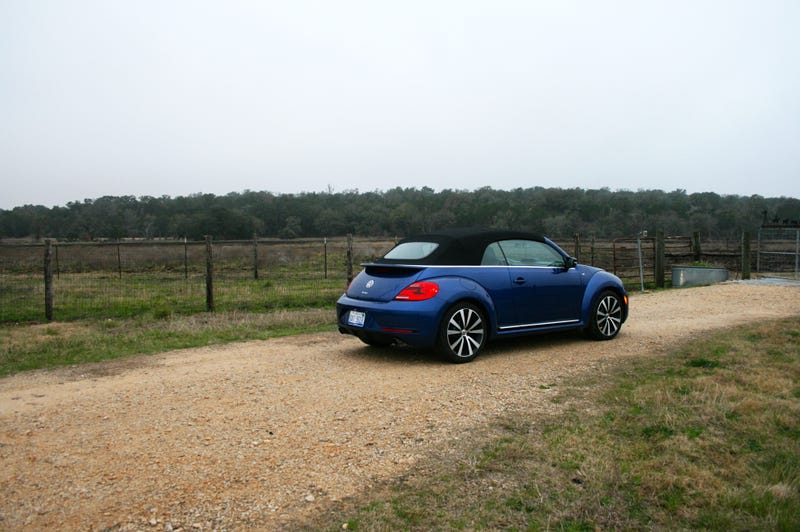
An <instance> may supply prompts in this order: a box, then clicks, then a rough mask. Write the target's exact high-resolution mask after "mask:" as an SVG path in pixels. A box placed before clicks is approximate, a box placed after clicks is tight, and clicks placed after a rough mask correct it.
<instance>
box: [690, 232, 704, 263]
mask: <svg viewBox="0 0 800 532" xmlns="http://www.w3.org/2000/svg"><path fill="white" fill-rule="evenodd" d="M692 252H693V253H694V261H695V262H700V261H702V260H703V250H702V249H700V231H695V232H694V233H692Z"/></svg>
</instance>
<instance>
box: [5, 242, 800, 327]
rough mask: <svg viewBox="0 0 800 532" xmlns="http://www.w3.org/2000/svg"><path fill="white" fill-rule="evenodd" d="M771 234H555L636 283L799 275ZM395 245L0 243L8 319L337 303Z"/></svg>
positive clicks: (583, 257) (584, 257) (785, 245)
mask: <svg viewBox="0 0 800 532" xmlns="http://www.w3.org/2000/svg"><path fill="white" fill-rule="evenodd" d="M774 236H775V235H772V234H765V235H763V236H762V235H761V234H759V239H758V243H757V246H756V247H757V249H758V253H757V254H756V257H755V258H754V259H751V258H750V256H749V253H748V254H745V253H744V248H745V246H744V243H745V241H747V242H749V238H743V240H742V241H703V242H701V240H700V238H699V235H698V234H695V235H693V236H692V237H664V236H663V235H661V238H657V237H652V236H651V237H648V236H646V235H644V234H641V235H638V236H636V237H634V238H618V239H612V240H597V239H594V238H590V239H583V238H580V237H578V236H577V235H576V236H574V237H572V238H566V239H555V240H556V242H557V243H558V244H559V245H560V246H561V247H562V248H564V249H565V250H566V251H567V252H569V253H571V254H573V255H574V256H576V257H577V258H578V259H579V261H580V262H582V263H584V264H589V265H594V266H598V267H601V268H604V269H606V270H608V271H611V272H613V273H615V274H616V275H618V276H619V277H620V278H622V279H623V281H624V282H625V283H626V284H627V285H628V286H629V287H631V288H638V287H639V286H640V283H641V286H642V287H644V286H645V285H647V286H664V285H665V284H666V283H669V281H670V269H671V266H674V265H679V264H691V263H694V262H701V261H706V262H709V263H711V264H714V265H716V266H721V267H724V268H727V269H729V270H730V271H732V272H733V276H734V277H736V276H743V275H746V274H749V270H750V268H751V266H755V267H756V269H757V270H758V271H762V269H761V268H764V270H763V271H767V269H769V270H770V271H773V270H774V271H776V272H781V273H780V274H785V275H791V274H792V271H794V275H795V276H796V275H797V266H796V263H797V257H798V253H797V251H796V245H795V242H796V240H797V239H795V240H792V239H791V238H789V237H786V236H785V235H779V236H780V238H774V239H772V240H770V239H771V238H773V237H774ZM792 238H794V237H792ZM396 241H397V238H375V239H369V238H344V237H342V238H331V239H293V240H277V239H260V238H254V239H252V240H250V241H213V240H212V239H210V240H208V241H186V240H183V241H119V242H118V241H107V242H90V243H87V242H50V243H49V244H47V243H27V244H19V243H18V244H15V243H7V242H5V243H0V322H6V323H7V322H31V321H34V322H35V321H42V320H45V319H56V320H74V319H81V318H98V317H100V318H105V317H109V318H111V317H128V316H138V315H150V316H155V317H166V316H169V315H171V314H173V313H182V314H190V313H197V312H203V311H207V310H215V311H223V312H226V311H243V312H267V311H273V310H278V309H290V308H304V307H325V306H332V305H333V303H334V302H335V301H336V299H337V298H338V297H339V296H340V295H341V294H342V292H343V291H344V289H345V287H346V286H347V283H348V282H349V280H350V279H351V278H352V276H353V274H354V273H357V272H358V270H359V269H360V267H359V265H360V263H362V262H367V261H370V260H372V259H375V258H377V257H380V256H382V255H383V254H384V253H385V252H386V251H388V250H389V249H391V247H392V246H393V245H394V244H395V243H396ZM793 246H794V247H793ZM48 255H49V256H48ZM754 261H755V264H752V263H753V262H754ZM48 268H49V273H48V272H47V271H46V270H47V269H48ZM792 268H794V270H792ZM48 306H49V307H48Z"/></svg>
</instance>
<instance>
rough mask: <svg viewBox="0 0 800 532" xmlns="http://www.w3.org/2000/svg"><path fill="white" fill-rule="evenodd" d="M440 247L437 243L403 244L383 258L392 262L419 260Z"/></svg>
mask: <svg viewBox="0 0 800 532" xmlns="http://www.w3.org/2000/svg"><path fill="white" fill-rule="evenodd" d="M438 247H439V244H437V243H436V242H403V243H402V244H399V245H397V246H396V247H395V248H393V249H392V250H391V251H390V252H389V253H387V254H386V255H384V257H383V258H384V259H390V260H419V259H424V258H425V257H427V256H428V255H430V254H431V253H433V252H434V250H436V248H438Z"/></svg>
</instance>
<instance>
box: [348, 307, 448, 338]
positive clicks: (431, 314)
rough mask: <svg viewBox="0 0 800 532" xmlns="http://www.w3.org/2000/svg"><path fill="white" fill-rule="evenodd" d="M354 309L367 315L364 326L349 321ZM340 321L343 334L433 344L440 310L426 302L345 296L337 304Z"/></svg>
mask: <svg viewBox="0 0 800 532" xmlns="http://www.w3.org/2000/svg"><path fill="white" fill-rule="evenodd" d="M351 310H354V311H356V312H363V313H364V314H365V316H364V325H363V326H362V327H357V326H354V325H350V324H348V323H347V318H348V315H349V313H350V311H351ZM336 320H337V323H338V325H339V332H341V333H342V334H351V335H353V336H358V337H361V338H383V339H386V340H399V341H401V342H403V343H406V344H409V345H413V346H417V347H432V346H434V345H435V344H436V337H437V332H438V328H439V309H438V307H437V308H433V307H428V306H426V305H425V304H424V302H412V301H389V302H379V301H363V300H357V299H352V298H350V297H347V296H342V297H341V298H339V301H338V302H337V303H336Z"/></svg>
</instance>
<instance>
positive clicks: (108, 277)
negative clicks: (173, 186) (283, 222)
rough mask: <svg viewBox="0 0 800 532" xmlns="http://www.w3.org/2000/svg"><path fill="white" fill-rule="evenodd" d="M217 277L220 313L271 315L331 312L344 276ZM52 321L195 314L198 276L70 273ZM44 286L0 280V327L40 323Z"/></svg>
mask: <svg viewBox="0 0 800 532" xmlns="http://www.w3.org/2000/svg"><path fill="white" fill-rule="evenodd" d="M235 273H236V275H234V273H231V272H227V273H225V274H224V275H222V274H220V275H219V276H218V278H217V279H215V282H214V306H215V309H216V310H218V311H221V312H232V311H237V312H272V311H275V310H284V309H303V308H309V307H316V308H320V307H323V306H327V307H330V306H332V304H333V303H334V302H335V301H336V299H337V298H338V297H339V296H340V295H341V294H342V292H343V291H344V287H345V284H346V280H345V279H343V278H342V277H331V278H327V279H326V278H324V277H323V276H322V275H321V274H319V273H314V272H310V271H294V272H291V271H280V270H275V272H273V274H272V275H271V276H266V275H264V276H262V278H261V279H258V280H254V279H253V278H252V274H251V273H249V272H243V273H242V272H235ZM53 284H54V287H53V288H54V294H55V295H54V302H53V307H54V319H55V320H58V321H66V320H80V319H91V318H94V319H105V318H127V317H133V316H145V317H146V316H147V315H149V314H156V315H161V316H165V315H170V314H176V313H177V314H193V313H198V312H203V311H204V310H205V309H206V284H205V277H204V276H203V275H202V274H193V275H190V276H189V277H188V279H187V278H184V276H183V274H182V273H175V272H145V273H125V274H123V275H122V276H121V277H120V276H119V275H117V274H115V273H110V272H93V273H69V274H62V275H60V276H59V277H58V278H57V279H54V283H53ZM44 301H45V297H44V283H43V281H42V278H41V276H36V275H31V274H3V275H0V323H11V322H36V321H44V319H45V309H44Z"/></svg>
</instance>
